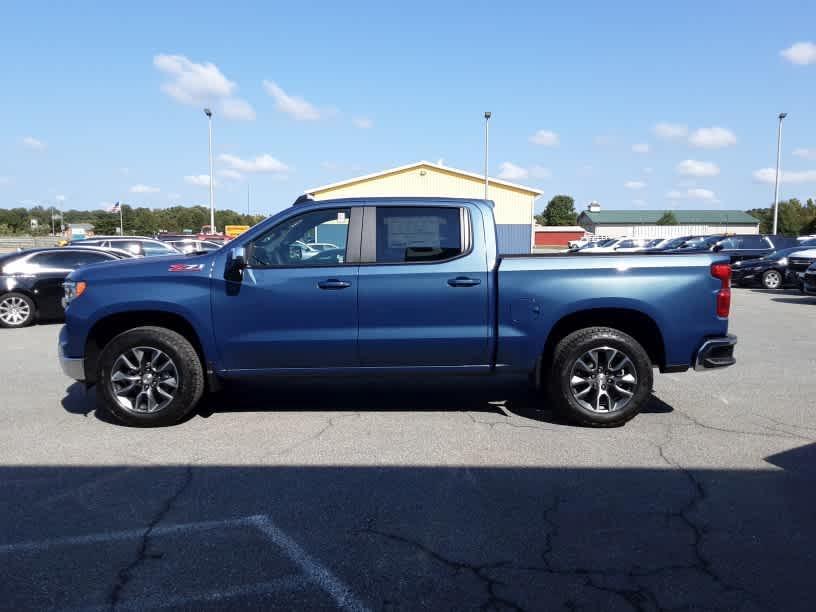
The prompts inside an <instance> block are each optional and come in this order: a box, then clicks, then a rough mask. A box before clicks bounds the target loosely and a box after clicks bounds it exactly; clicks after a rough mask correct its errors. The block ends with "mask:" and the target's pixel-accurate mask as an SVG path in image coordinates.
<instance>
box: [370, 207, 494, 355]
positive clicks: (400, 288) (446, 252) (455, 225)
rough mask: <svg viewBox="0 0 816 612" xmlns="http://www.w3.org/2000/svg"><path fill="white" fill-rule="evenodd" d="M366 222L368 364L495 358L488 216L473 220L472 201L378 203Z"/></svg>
mask: <svg viewBox="0 0 816 612" xmlns="http://www.w3.org/2000/svg"><path fill="white" fill-rule="evenodd" d="M363 225H364V227H363V238H362V243H361V262H362V263H361V266H360V273H359V294H358V295H359V298H358V299H359V313H360V322H359V325H360V335H359V346H360V349H359V350H360V363H361V365H363V366H378V367H415V366H456V367H459V366H482V365H487V364H489V362H490V359H489V354H488V347H489V346H490V343H489V334H490V311H489V305H490V303H489V297H488V291H489V283H488V273H487V262H486V260H485V253H484V236H483V235H482V231H483V230H482V221H481V219H479V220H478V224H474V223H472V222H471V216H470V212H469V210H468V209H467V208H465V207H457V206H450V207H442V206H378V207H376V208H374V207H369V208H366V209H365V217H364V221H363ZM473 230H477V231H478V233H477V234H475V235H474V231H473ZM473 245H481V248H473Z"/></svg>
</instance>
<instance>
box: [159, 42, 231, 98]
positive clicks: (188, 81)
mask: <svg viewBox="0 0 816 612" xmlns="http://www.w3.org/2000/svg"><path fill="white" fill-rule="evenodd" d="M153 65H154V66H155V67H156V68H157V69H158V70H160V71H161V72H163V73H165V74H166V75H168V76H170V77H171V80H170V81H168V82H166V83H164V84H163V85H162V91H163V92H164V93H166V94H167V95H168V96H170V97H171V98H173V99H174V100H177V101H178V102H181V103H182V104H200V103H202V102H207V101H210V100H212V99H213V98H226V97H228V96H230V95H231V94H232V91H233V90H234V89H235V83H233V82H232V81H230V80H229V79H228V78H227V77H225V76H224V75H223V74H222V72H221V71H220V70H219V69H218V66H216V65H215V64H212V63H210V62H207V63H206V64H196V63H195V62H192V61H190V60H189V59H188V58H187V57H185V56H183V55H164V54H160V55H156V56H154V57H153Z"/></svg>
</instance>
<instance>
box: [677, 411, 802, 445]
mask: <svg viewBox="0 0 816 612" xmlns="http://www.w3.org/2000/svg"><path fill="white" fill-rule="evenodd" d="M674 411H675V412H676V413H677V414H678V415H679V416H681V417H682V418H684V419H686V420H687V421H690V422H691V423H692V424H694V425H695V426H697V427H700V428H702V429H708V430H710V431H717V432H720V433H731V434H739V435H743V436H759V437H761V438H780V439H783V440H805V441H808V442H813V441H814V438H808V437H805V436H801V435H799V434H794V433H790V432H783V431H780V430H770V431H768V428H766V427H764V426H761V425H760V427H762V428H763V429H765V430H766V431H747V430H744V429H731V428H727V427H718V426H716V425H709V424H708V423H703V422H702V421H701V420H699V419H698V418H697V417H694V416H692V415H691V414H689V413H688V412H685V411H683V410H679V409H678V408H675V409H674Z"/></svg>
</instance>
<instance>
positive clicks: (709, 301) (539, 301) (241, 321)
mask: <svg viewBox="0 0 816 612" xmlns="http://www.w3.org/2000/svg"><path fill="white" fill-rule="evenodd" d="M318 242H320V243H322V244H324V245H325V244H328V245H329V247H327V248H324V250H322V251H320V252H319V253H318V254H316V255H315V254H311V253H310V254H309V256H307V255H306V254H305V253H304V249H303V246H302V245H304V244H307V245H308V244H311V243H318ZM332 247H334V248H332ZM730 274H731V269H730V267H729V262H728V258H727V257H725V256H721V255H718V254H716V253H713V254H689V255H683V254H675V255H632V254H627V255H618V254H614V253H613V254H607V255H597V256H593V255H590V256H583V257H580V256H573V255H570V254H556V255H540V256H537V255H512V256H499V254H498V253H497V249H496V226H495V221H494V218H493V206H492V203H491V202H489V201H485V200H470V199H453V198H450V199H448V198H365V199H338V200H331V201H321V202H315V201H311V200H302V199H299V200H298V201H297V202H296V203H295V205H293V206H292V207H290V208H288V209H286V210H284V211H282V212H280V213H279V214H277V215H275V216H273V217H270V218H269V219H267V220H265V221H264V222H263V223H260V224H258V225H257V226H255V227H253V228H252V229H250V230H249V231H247V232H246V233H245V234H243V235H241V236H239V237H238V238H236V239H235V240H233V241H232V242H231V243H229V244H228V245H227V246H225V247H223V248H221V249H220V250H218V251H215V252H211V253H207V254H199V255H188V256H171V257H155V258H149V259H139V260H126V261H119V262H114V263H110V264H106V263H103V264H95V265H91V266H87V267H85V268H82V269H79V270H77V271H75V272H73V273H72V274H71V275H70V276H69V277H68V279H67V281H66V283H65V294H66V295H65V303H66V323H65V326H64V327H63V329H62V330H61V333H60V337H59V354H60V360H61V364H62V368H63V370H64V371H65V373H66V374H68V375H69V376H70V377H72V378H74V379H76V380H79V381H84V382H85V383H86V384H87V385H93V384H96V385H97V389H98V392H97V397H98V398H99V401H100V403H101V407H102V408H103V409H105V410H107V411H109V412H110V413H111V414H112V415H113V416H115V417H116V418H117V419H119V420H120V421H123V422H124V423H127V424H130V425H136V426H157V425H169V424H173V423H176V422H178V421H180V420H182V419H183V418H184V417H185V416H187V415H189V414H190V413H191V412H192V411H193V410H194V408H195V406H196V404H197V402H198V401H199V400H200V399H201V397H202V395H203V394H204V393H205V392H207V391H215V390H218V389H219V388H220V387H221V386H222V385H223V383H224V382H225V381H230V380H232V381H234V380H242V379H244V380H245V379H247V378H258V377H262V378H268V377H275V376H278V377H280V376H282V377H291V376H304V375H305V376H312V377H318V376H329V375H359V376H362V375H372V374H373V375H377V376H382V375H391V374H400V375H414V376H418V377H419V376H421V377H423V378H425V377H427V376H430V375H452V374H454V375H461V374H471V375H501V374H515V375H518V374H520V373H524V374H528V375H529V377H530V378H531V380H532V381H534V383H535V384H536V385H538V386H539V387H541V388H542V389H544V390H546V392H547V394H548V396H549V400H548V401H547V402H546V403H545V404H544V405H546V406H549V407H553V408H557V409H559V410H561V411H562V412H563V413H564V414H565V415H566V416H567V417H569V418H570V419H572V420H573V421H575V422H577V423H580V424H584V425H590V426H600V427H603V426H615V425H620V424H622V423H624V422H626V421H628V420H629V419H631V418H632V417H634V416H635V415H636V414H637V413H638V411H639V410H640V409H641V408H642V407H643V405H644V403H645V402H646V401H647V400H648V398H649V395H650V393H651V390H652V373H653V369H654V368H657V369H659V370H660V371H661V372H680V371H684V370H687V369H689V368H690V367H693V368H695V369H707V368H719V367H724V366H729V365H731V364H733V363H734V357H733V351H734V345H735V344H736V338H735V337H734V336H733V335H729V334H728V314H729V308H730V300H731V292H730ZM327 401H328V400H327Z"/></svg>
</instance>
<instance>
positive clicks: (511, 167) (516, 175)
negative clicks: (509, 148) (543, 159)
mask: <svg viewBox="0 0 816 612" xmlns="http://www.w3.org/2000/svg"><path fill="white" fill-rule="evenodd" d="M500 168H501V171H500V172H499V178H502V179H507V180H508V181H516V180H519V179H526V178H527V177H528V176H530V172H529V171H528V170H527V168H522V167H521V166H517V165H516V164H514V163H512V162H509V161H506V162H502V163H501V166H500Z"/></svg>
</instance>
